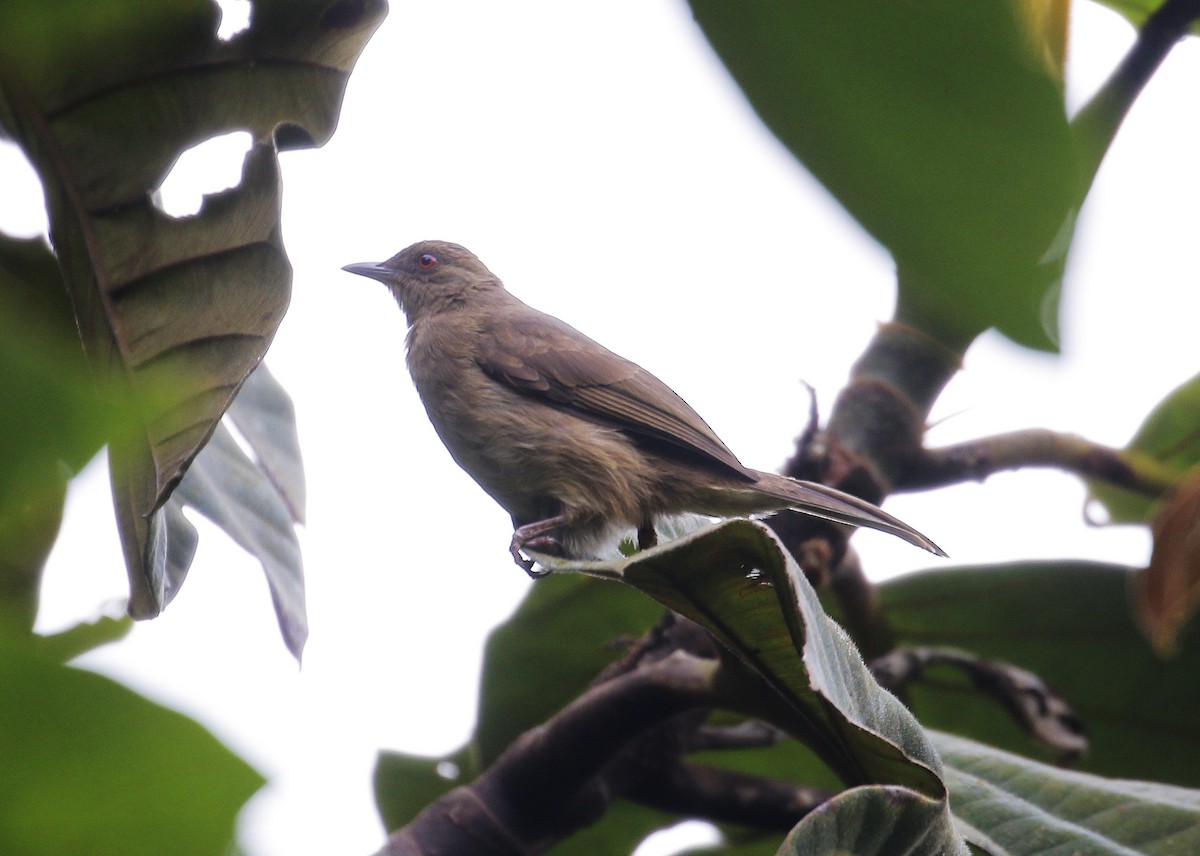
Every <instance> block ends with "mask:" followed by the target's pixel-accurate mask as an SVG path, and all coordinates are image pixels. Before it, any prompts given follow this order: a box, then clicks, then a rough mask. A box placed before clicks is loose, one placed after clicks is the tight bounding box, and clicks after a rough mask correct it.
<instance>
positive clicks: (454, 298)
mask: <svg viewBox="0 0 1200 856" xmlns="http://www.w3.org/2000/svg"><path fill="white" fill-rule="evenodd" d="M342 270H345V271H349V272H350V273H356V274H358V275H360V276H365V277H370V278H371V279H375V280H378V281H379V282H382V283H383V284H384V285H386V286H387V287H388V288H390V289H391V291H392V295H393V296H394V297H395V298H396V301H397V302H398V303H399V304H400V308H401V309H403V310H404V313H405V315H407V316H408V321H409V323H410V324H415V323H416V322H417V321H418V320H420V319H421V318H425V317H428V316H430V315H435V314H437V313H440V312H447V311H451V310H454V309H458V308H462V307H464V306H467V305H469V304H473V303H478V302H479V301H481V300H485V299H487V298H489V297H491V296H493V295H498V294H503V293H504V285H503V284H502V283H501V282H500V280H499V279H497V278H496V275H495V274H493V273H492V272H491V271H490V270H488V269H487V267H486V266H485V265H484V263H483V262H481V261H480V260H479V259H477V258H476V257H475V254H474V253H472V252H471V251H470V250H468V249H467V248H466V247H461V246H459V245H458V244H451V243H450V242H448V241H418V242H417V243H415V244H413V245H412V246H411V247H407V248H405V249H403V250H401V251H400V252H398V253H396V255H394V256H392V257H391V258H390V259H388V260H387V261H386V262H376V263H373V264H355V265H346V266H345V267H344V268H342Z"/></svg>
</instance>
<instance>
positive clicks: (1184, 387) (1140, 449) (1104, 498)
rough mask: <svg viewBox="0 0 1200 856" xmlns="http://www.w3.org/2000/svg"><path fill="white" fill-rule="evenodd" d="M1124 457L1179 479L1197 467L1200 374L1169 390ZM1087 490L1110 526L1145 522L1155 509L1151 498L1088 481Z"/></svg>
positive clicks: (1149, 416) (1199, 446)
mask: <svg viewBox="0 0 1200 856" xmlns="http://www.w3.org/2000/svg"><path fill="white" fill-rule="evenodd" d="M1125 454H1126V456H1128V457H1129V458H1131V459H1138V458H1141V459H1145V460H1149V461H1152V462H1154V463H1156V464H1158V465H1160V466H1162V467H1163V468H1165V469H1166V471H1167V472H1170V473H1174V474H1175V475H1176V476H1178V477H1181V478H1182V476H1183V474H1184V473H1186V472H1187V471H1188V470H1190V469H1192V468H1193V467H1195V466H1197V465H1200V375H1196V376H1195V377H1193V378H1192V379H1191V380H1188V381H1187V382H1185V383H1183V384H1181V385H1180V386H1179V387H1177V388H1176V389H1174V390H1172V391H1171V393H1170V394H1169V395H1167V397H1166V398H1164V399H1163V400H1162V401H1161V402H1159V404H1158V405H1157V406H1156V407H1155V408H1154V409H1153V410H1151V411H1150V414H1149V415H1148V416H1147V417H1146V419H1145V421H1143V422H1142V424H1141V427H1139V428H1138V430H1137V432H1136V433H1135V434H1134V435H1133V439H1132V440H1130V441H1129V445H1128V446H1126V447H1125ZM1088 491H1089V493H1090V496H1091V498H1092V499H1094V500H1096V501H1097V502H1099V503H1101V504H1102V505H1103V506H1104V508H1105V510H1106V511H1107V512H1108V517H1109V520H1111V521H1112V522H1113V523H1144V522H1146V521H1147V520H1149V519H1150V517H1151V516H1153V512H1154V509H1155V508H1156V506H1157V500H1155V499H1153V498H1151V497H1148V496H1144V495H1142V494H1137V493H1131V492H1129V491H1126V490H1121V489H1120V488H1117V487H1113V486H1112V485H1110V484H1107V483H1104V482H1099V481H1089V482H1088Z"/></svg>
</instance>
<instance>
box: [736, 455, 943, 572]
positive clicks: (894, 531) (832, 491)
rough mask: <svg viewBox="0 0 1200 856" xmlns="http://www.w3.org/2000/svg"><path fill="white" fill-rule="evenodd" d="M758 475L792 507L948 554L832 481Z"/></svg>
mask: <svg viewBox="0 0 1200 856" xmlns="http://www.w3.org/2000/svg"><path fill="white" fill-rule="evenodd" d="M757 475H758V476H759V478H758V481H757V482H756V483H755V485H754V487H755V488H756V489H757V490H760V491H762V492H763V493H766V494H769V495H771V496H774V497H778V498H779V499H781V500H783V501H784V502H785V503H786V504H787V507H789V508H795V509H797V510H799V511H803V512H806V513H808V514H811V515H813V516H814V517H823V518H825V519H826V520H833V521H834V522H836V523H847V524H849V525H851V526H866V527H868V528H870V529H878V530H879V531H880V532H887V533H889V534H891V535H895V536H897V537H899V538H903V539H904V540H905V541H907V542H908V543H910V544H915V545H916V546H918V547H921V548H922V549H924V550H928V551H929V552H930V553H933V554H934V555H935V556H945V555H946V553H945V551H944V550H942V548H941V547H939V546H938V545H937V544H935V543H933V541H931V540H929V539H928V538H926V537H925V536H924V535H922V534H921V533H920V532H918V531H917V530H916V529H913V528H912V527H911V526H909V525H908V524H907V523H905V522H903V521H902V520H898V519H896V518H895V517H892V515H890V514H888V513H887V512H886V511H883V510H881V509H879V508H877V507H876V506H874V505H872V504H871V503H869V502H867V501H866V500H864V499H859V498H858V497H857V496H851V495H850V494H848V493H844V492H842V491H840V490H838V489H837V488H832V487H829V486H828V485H823V484H817V483H816V482H807V481H800V480H798V479H791V478H788V477H787V476H781V475H776V474H774V473H761V472H760V473H757Z"/></svg>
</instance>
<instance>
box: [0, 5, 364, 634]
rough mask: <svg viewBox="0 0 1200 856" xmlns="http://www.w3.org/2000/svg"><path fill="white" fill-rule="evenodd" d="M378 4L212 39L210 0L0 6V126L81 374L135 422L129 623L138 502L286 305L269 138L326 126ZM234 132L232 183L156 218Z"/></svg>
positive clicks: (151, 555) (291, 11)
mask: <svg viewBox="0 0 1200 856" xmlns="http://www.w3.org/2000/svg"><path fill="white" fill-rule="evenodd" d="M384 11H385V7H384V3H383V2H382V0H367V1H366V2H360V0H289V1H288V2H283V0H259V2H256V3H255V4H254V15H253V19H252V22H251V25H250V26H249V28H247V29H245V30H243V31H241V32H240V33H238V34H237V35H236V36H235V37H234V38H232V39H230V40H229V41H222V40H221V39H219V38H217V36H216V27H217V21H216V15H217V13H216V7H215V6H214V4H212V3H211V2H209V0H179V2H173V3H164V4H149V5H147V4H142V3H128V2H115V0H112V2H104V3H84V2H79V0H72V2H64V3H35V2H31V0H17V2H12V3H6V4H4V5H3V6H0V58H3V61H2V62H0V128H2V129H3V132H4V133H5V134H7V135H8V136H10V137H11V138H12V139H14V140H15V141H17V143H18V144H19V145H21V147H22V148H23V149H24V150H25V152H26V154H27V155H28V156H29V159H30V161H31V162H32V163H33V165H34V167H35V169H36V170H37V172H38V174H39V176H40V178H41V180H42V183H43V185H44V188H45V191H46V199H47V206H48V208H49V213H50V224H51V236H52V239H53V243H54V247H55V250H56V252H57V256H58V263H59V266H60V267H61V269H62V270H63V272H64V275H65V278H66V282H67V289H68V293H69V294H70V297H71V303H72V306H73V309H74V313H75V317H76V321H77V325H78V328H79V331H80V335H81V336H82V338H83V342H84V347H85V351H86V353H87V356H88V360H89V362H90V364H91V368H92V371H93V374H95V375H96V376H97V377H98V379H99V380H100V382H101V385H102V387H103V388H104V390H105V392H106V393H112V394H116V393H118V392H122V391H124V392H125V393H128V394H129V398H130V399H131V400H133V401H136V402H137V415H138V417H139V424H138V426H137V430H136V431H135V432H132V433H131V434H129V435H126V436H123V437H116V438H113V442H112V443H111V445H110V452H111V454H110V466H111V471H112V482H113V491H114V499H115V503H116V506H117V511H118V525H119V528H120V532H121V540H122V545H123V547H124V550H125V557H126V563H127V565H128V570H129V576H130V588H131V597H130V608H131V612H132V613H133V614H134V615H135V616H138V617H148V616H152V615H154V614H156V613H157V612H158V611H159V610H161V609H162V607H163V605H164V600H163V597H164V595H165V594H166V592H167V588H166V587H165V586H163V585H160V584H158V581H156V580H155V579H154V577H155V576H156V573H157V571H156V565H157V564H160V559H161V558H162V557H161V556H158V555H157V554H156V553H155V552H154V551H155V549H156V547H155V545H156V544H158V543H160V542H161V538H159V537H157V533H153V532H152V526H151V523H150V518H151V515H152V514H153V513H154V512H155V511H156V510H157V509H159V508H160V507H161V506H162V504H163V503H164V502H165V501H166V499H167V497H168V496H169V494H170V492H171V490H172V489H173V488H174V486H175V485H176V484H177V483H178V482H179V480H180V479H181V478H182V477H183V474H184V472H185V471H186V469H187V467H188V466H189V465H190V463H191V462H192V460H193V459H194V458H195V456H196V454H197V453H198V452H199V450H200V448H201V447H202V446H203V445H204V443H205V442H206V441H207V440H208V438H209V436H210V435H211V434H212V432H213V431H214V430H215V428H216V425H217V422H218V421H219V420H220V418H221V415H222V414H223V413H224V411H225V409H226V408H227V407H228V406H229V404H230V402H231V401H233V399H234V397H235V396H236V395H237V393H238V390H239V389H240V388H241V386H242V384H243V382H244V381H245V379H246V377H247V376H248V375H249V374H250V372H251V371H253V369H254V368H255V366H257V365H258V364H259V362H260V361H261V360H262V357H263V355H264V354H265V352H266V350H267V347H268V346H269V344H270V342H271V339H272V337H273V336H274V333H275V329H276V327H277V326H278V324H279V321H280V319H281V318H282V317H283V314H284V311H285V310H286V308H287V304H288V299H289V290H290V281H291V270H290V267H289V264H288V260H287V257H286V255H285V253H284V250H283V245H282V241H281V237H280V223H279V205H280V193H281V188H280V178H279V165H278V160H277V154H276V150H277V148H296V147H301V146H311V145H320V144H322V143H324V142H325V141H326V140H327V139H328V138H329V136H330V135H331V134H332V132H333V129H334V125H335V123H336V119H337V112H338V109H339V104H340V100H341V94H342V91H343V88H344V86H345V83H346V80H347V77H348V75H349V73H350V70H351V68H352V66H353V64H354V62H355V60H356V58H357V56H358V53H359V51H361V49H362V47H363V46H364V44H365V43H366V40H367V39H368V38H369V36H370V34H371V33H372V32H373V30H374V29H375V27H376V26H378V24H379V22H380V20H381V19H382V17H383V15H384ZM235 130H247V131H249V132H250V133H251V135H252V137H253V140H254V144H253V146H252V148H251V149H250V152H249V153H248V154H247V156H246V159H245V163H244V165H243V171H242V179H241V183H240V185H239V186H238V187H236V188H234V189H232V190H229V191H226V192H223V193H220V194H217V195H214V196H210V197H209V198H207V199H206V200H205V203H204V205H203V207H202V208H201V210H200V212H199V213H198V214H197V215H196V216H194V217H186V218H179V219H175V218H171V217H169V216H167V215H165V214H163V213H162V212H161V211H159V210H158V209H157V208H156V207H155V206H154V204H153V199H152V197H153V193H154V191H155V189H156V187H157V186H158V184H159V183H160V182H161V181H162V179H163V177H164V175H166V173H167V172H168V170H169V169H170V167H171V165H172V164H173V163H174V161H175V160H176V158H177V157H178V156H179V154H180V153H181V152H182V151H183V150H185V149H186V148H188V147H190V146H192V145H194V144H195V143H197V142H199V141H201V140H204V139H207V138H209V137H212V136H214V135H217V134H222V133H226V132H229V131H235ZM147 389H150V390H151V391H152V392H153V394H152V395H150V396H148V397H147V396H145V395H143V394H142V393H144V391H145V390H147ZM152 535H155V537H154V538H152Z"/></svg>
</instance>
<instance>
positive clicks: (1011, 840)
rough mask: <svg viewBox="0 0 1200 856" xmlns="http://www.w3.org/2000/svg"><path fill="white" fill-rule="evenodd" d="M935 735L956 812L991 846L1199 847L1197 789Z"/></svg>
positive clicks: (1164, 854)
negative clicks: (1077, 768)
mask: <svg viewBox="0 0 1200 856" xmlns="http://www.w3.org/2000/svg"><path fill="white" fill-rule="evenodd" d="M930 736H931V739H932V740H933V741H934V745H936V746H937V749H938V752H939V753H940V754H941V756H942V760H943V761H944V762H945V775H946V784H947V786H948V787H949V788H950V805H951V808H952V809H953V811H954V816H955V818H956V819H957V820H959V821H960V822H961V823H962V827H961V828H962V830H963V833H964V835H965V836H966V838H967V840H968V841H970V842H971V843H972V844H975V845H977V846H979V847H980V848H982V849H983V850H984V851H986V852H987V853H991V854H994V856H1009V854H1029V856H1035V854H1036V856H1044V854H1048V853H1062V854H1068V853H1069V854H1072V856H1132V854H1145V856H1175V854H1183V853H1200V791H1194V790H1188V789H1185V788H1176V787H1171V786H1170V785H1161V784H1158V783H1155V782H1135V781H1127V780H1120V779H1102V778H1100V777H1098V776H1089V775H1086V774H1084V773H1077V772H1073V771H1070V770H1062V769H1059V768H1057V767H1051V766H1048V765H1046V764H1039V763H1035V762H1033V761H1030V760H1029V759H1027V758H1021V757H1019V756H1016V755H1011V754H1009V753H1008V752H1002V751H1000V750H998V749H994V748H992V747H991V746H985V745H983V744H981V743H976V742H974V741H972V740H964V739H963V738H960V737H955V736H952V735H949V734H938V733H933V734H931V735H930ZM1193 760H1194V759H1193ZM855 852H861V851H855ZM895 852H898V851H895Z"/></svg>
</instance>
